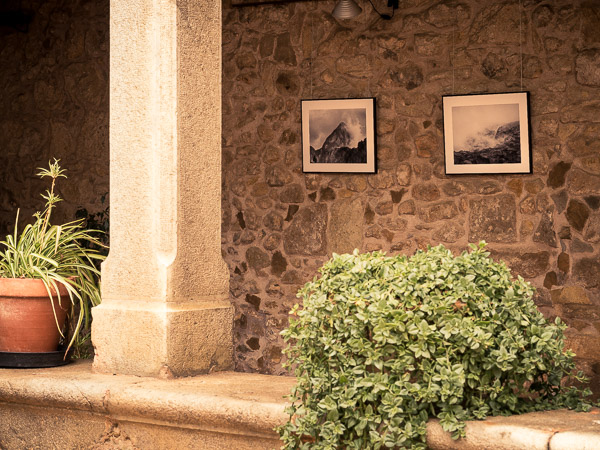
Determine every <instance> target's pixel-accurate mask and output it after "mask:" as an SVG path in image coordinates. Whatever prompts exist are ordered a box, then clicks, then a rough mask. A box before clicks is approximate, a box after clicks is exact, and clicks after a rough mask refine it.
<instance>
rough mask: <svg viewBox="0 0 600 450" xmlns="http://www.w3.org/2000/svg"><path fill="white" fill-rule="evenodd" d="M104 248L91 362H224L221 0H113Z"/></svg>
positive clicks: (227, 317) (141, 365)
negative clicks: (107, 212) (107, 213)
mask: <svg viewBox="0 0 600 450" xmlns="http://www.w3.org/2000/svg"><path fill="white" fill-rule="evenodd" d="M110 244H111V248H110V254H109V256H108V259H107V260H106V261H105V262H104V264H103V266H102V304H101V305H100V306H98V307H96V308H94V309H93V325H92V341H93V344H94V347H95V358H94V369H95V370H96V371H99V372H109V373H120V374H135V375H142V376H157V375H167V376H168V375H170V374H173V375H175V376H185V375H193V374H197V373H205V372H208V371H211V370H224V369H230V368H231V367H232V353H233V349H232V324H233V309H232V307H231V304H230V302H229V295H228V285H229V273H228V270H227V267H226V265H225V263H224V261H223V259H222V257H221V0H202V1H193V0H178V1H177V2H175V1H173V0H112V1H111V5H110Z"/></svg>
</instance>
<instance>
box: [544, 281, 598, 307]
mask: <svg viewBox="0 0 600 450" xmlns="http://www.w3.org/2000/svg"><path fill="white" fill-rule="evenodd" d="M550 296H551V298H552V303H553V304H555V305H565V304H577V305H591V304H592V302H591V301H590V299H589V297H588V296H587V293H586V291H585V289H583V288H582V287H581V286H577V285H571V286H565V287H563V288H560V289H552V290H551V291H550Z"/></svg>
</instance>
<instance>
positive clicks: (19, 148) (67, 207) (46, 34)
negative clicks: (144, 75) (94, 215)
mask: <svg viewBox="0 0 600 450" xmlns="http://www.w3.org/2000/svg"><path fill="white" fill-rule="evenodd" d="M108 6H109V2H108V0H102V1H85V0H75V1H72V0H69V1H67V0H51V1H39V0H37V1H36V0H22V1H13V2H4V3H3V4H2V5H0V17H2V18H3V20H2V24H3V25H4V24H6V19H7V18H8V17H14V13H15V12H17V13H23V14H25V15H30V16H31V21H30V23H29V24H28V25H23V24H21V25H19V24H15V25H16V26H9V25H5V26H0V61H1V64H0V233H1V235H2V237H4V235H5V233H6V231H8V230H9V229H11V228H12V226H13V224H14V219H15V213H16V209H17V208H18V207H19V208H21V213H20V214H21V215H20V217H21V218H23V221H21V222H20V223H21V225H22V224H23V222H24V220H26V219H27V218H30V217H31V215H32V213H33V212H35V211H36V210H39V209H41V208H43V200H42V199H41V197H40V193H41V192H43V190H45V189H46V188H47V187H48V185H47V183H46V182H42V181H40V180H39V178H37V177H36V176H35V173H36V172H37V170H36V169H37V168H38V167H41V166H42V167H43V166H47V164H48V161H49V160H50V159H51V158H60V159H61V165H62V167H63V168H65V169H67V175H68V176H70V178H69V179H67V180H64V179H61V180H60V181H59V184H58V191H59V194H60V195H61V196H62V197H63V198H64V203H62V204H61V205H59V207H58V208H57V210H56V213H55V214H54V222H55V223H58V222H59V221H64V220H73V219H74V218H75V211H76V210H77V209H78V208H79V207H85V208H87V209H88V211H89V212H97V211H100V210H103V209H104V208H105V207H106V204H102V202H101V198H102V196H103V195H104V194H105V193H107V192H108V19H109V13H108Z"/></svg>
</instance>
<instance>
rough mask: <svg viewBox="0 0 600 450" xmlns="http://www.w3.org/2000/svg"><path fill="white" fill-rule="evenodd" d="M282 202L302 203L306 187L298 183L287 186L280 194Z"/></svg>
mask: <svg viewBox="0 0 600 450" xmlns="http://www.w3.org/2000/svg"><path fill="white" fill-rule="evenodd" d="M279 200H280V201H281V202H282V203H302V202H303V201H304V188H303V187H302V186H300V185H299V184H297V183H294V184H290V185H289V186H286V187H285V188H283V190H282V191H281V194H280V195H279Z"/></svg>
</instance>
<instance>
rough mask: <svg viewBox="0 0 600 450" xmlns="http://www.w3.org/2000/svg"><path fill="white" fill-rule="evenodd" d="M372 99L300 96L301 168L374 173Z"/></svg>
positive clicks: (318, 170) (307, 170)
mask: <svg viewBox="0 0 600 450" xmlns="http://www.w3.org/2000/svg"><path fill="white" fill-rule="evenodd" d="M374 115H375V99H374V98H360V99H336V100H302V167H303V171H304V172H354V173H375V171H376V164H375V163H376V161H375V160H376V156H375V117H374Z"/></svg>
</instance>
